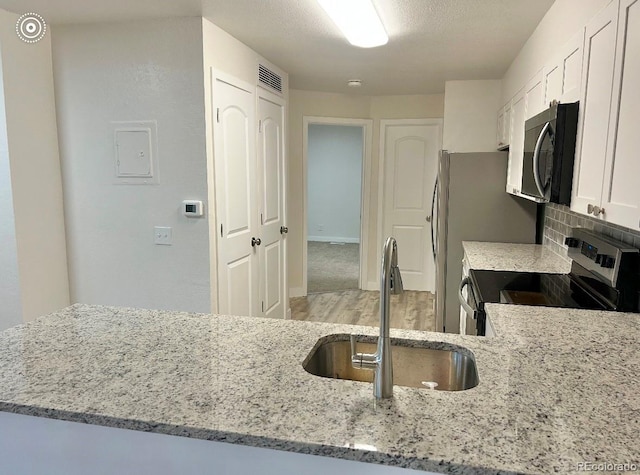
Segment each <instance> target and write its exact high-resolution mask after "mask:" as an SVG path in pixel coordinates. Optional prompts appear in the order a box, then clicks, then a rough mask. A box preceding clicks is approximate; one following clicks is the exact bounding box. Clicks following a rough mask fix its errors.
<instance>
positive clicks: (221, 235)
mask: <svg viewBox="0 0 640 475" xmlns="http://www.w3.org/2000/svg"><path fill="white" fill-rule="evenodd" d="M220 237H223V234H222V224H221V225H220Z"/></svg>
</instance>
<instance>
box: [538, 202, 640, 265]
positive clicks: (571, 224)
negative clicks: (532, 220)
mask: <svg viewBox="0 0 640 475" xmlns="http://www.w3.org/2000/svg"><path fill="white" fill-rule="evenodd" d="M575 227H582V228H587V229H592V230H594V231H595V232H597V233H601V234H604V235H605V236H609V237H611V238H613V239H616V240H618V241H622V242H624V243H626V244H629V245H631V246H633V247H637V248H640V232H638V231H635V230H633V229H629V228H624V227H622V226H617V225H615V224H609V223H605V222H603V221H601V220H599V219H598V218H590V217H588V216H584V215H581V214H578V213H574V212H573V211H571V210H570V209H569V208H568V207H567V206H563V205H558V204H555V203H549V204H547V205H546V206H545V210H544V237H543V244H544V245H545V246H547V247H548V248H550V249H551V250H552V251H553V252H555V253H556V254H558V255H559V256H561V257H562V258H564V259H566V260H569V257H567V246H565V244H564V238H566V237H567V236H569V235H570V234H571V228H575Z"/></svg>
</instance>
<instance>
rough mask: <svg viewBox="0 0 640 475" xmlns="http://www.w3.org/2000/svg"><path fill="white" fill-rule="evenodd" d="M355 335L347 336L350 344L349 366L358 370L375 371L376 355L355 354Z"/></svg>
mask: <svg viewBox="0 0 640 475" xmlns="http://www.w3.org/2000/svg"><path fill="white" fill-rule="evenodd" d="M356 337H357V335H354V334H351V335H349V342H350V343H351V365H352V366H353V367H354V368H358V369H375V367H376V364H377V354H368V353H358V352H356Z"/></svg>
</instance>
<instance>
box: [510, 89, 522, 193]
mask: <svg viewBox="0 0 640 475" xmlns="http://www.w3.org/2000/svg"><path fill="white" fill-rule="evenodd" d="M524 115H525V95H524V90H522V91H520V92H519V93H518V94H516V96H515V97H514V99H513V102H512V104H511V143H510V146H509V166H508V168H507V192H509V193H512V194H515V195H519V194H520V188H521V187H522V158H523V154H524Z"/></svg>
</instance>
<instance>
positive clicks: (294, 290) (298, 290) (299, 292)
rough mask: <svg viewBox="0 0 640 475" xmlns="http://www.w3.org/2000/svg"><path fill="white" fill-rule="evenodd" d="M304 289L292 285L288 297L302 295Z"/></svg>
mask: <svg viewBox="0 0 640 475" xmlns="http://www.w3.org/2000/svg"><path fill="white" fill-rule="evenodd" d="M304 296H305V293H304V289H303V288H302V287H293V288H290V289H289V298H295V297H304Z"/></svg>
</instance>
